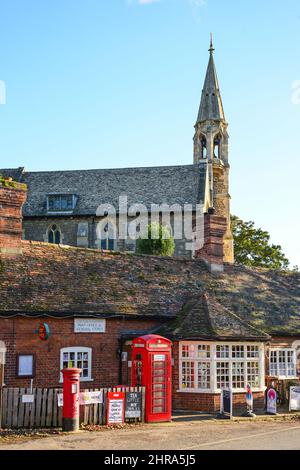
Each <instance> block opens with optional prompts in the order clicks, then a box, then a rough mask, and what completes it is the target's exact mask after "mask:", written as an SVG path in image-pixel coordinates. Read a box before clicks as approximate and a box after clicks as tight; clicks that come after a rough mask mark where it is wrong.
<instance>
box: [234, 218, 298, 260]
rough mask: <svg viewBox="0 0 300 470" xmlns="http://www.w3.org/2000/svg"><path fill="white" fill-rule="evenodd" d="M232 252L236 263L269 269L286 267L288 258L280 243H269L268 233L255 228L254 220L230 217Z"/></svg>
mask: <svg viewBox="0 0 300 470" xmlns="http://www.w3.org/2000/svg"><path fill="white" fill-rule="evenodd" d="M231 223H232V232H233V238H234V253H235V260H236V262H237V263H240V264H243V265H245V266H255V267H262V268H269V269H288V268H289V264H290V263H289V260H288V259H287V258H286V257H285V255H284V253H283V252H282V248H281V246H280V245H272V244H270V234H269V233H268V232H266V231H264V230H262V229H261V228H256V227H255V224H254V222H244V221H243V220H241V219H239V218H238V217H236V216H232V217H231Z"/></svg>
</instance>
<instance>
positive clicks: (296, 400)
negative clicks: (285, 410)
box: [290, 387, 300, 411]
mask: <svg viewBox="0 0 300 470" xmlns="http://www.w3.org/2000/svg"><path fill="white" fill-rule="evenodd" d="M290 411H300V387H290Z"/></svg>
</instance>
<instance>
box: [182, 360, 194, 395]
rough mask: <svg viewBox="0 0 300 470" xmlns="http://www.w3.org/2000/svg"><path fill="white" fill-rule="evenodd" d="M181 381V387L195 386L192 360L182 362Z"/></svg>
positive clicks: (190, 387)
mask: <svg viewBox="0 0 300 470" xmlns="http://www.w3.org/2000/svg"><path fill="white" fill-rule="evenodd" d="M181 371H182V382H181V387H182V388H183V389H185V388H189V389H192V388H195V366H194V362H188V361H184V362H182V369H181Z"/></svg>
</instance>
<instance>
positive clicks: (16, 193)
mask: <svg viewBox="0 0 300 470" xmlns="http://www.w3.org/2000/svg"><path fill="white" fill-rule="evenodd" d="M11 184H12V183H11ZM13 184H14V186H15V187H4V186H0V253H1V254H2V255H15V254H19V253H21V252H22V247H21V239H22V206H23V204H24V202H25V200H26V187H25V185H21V184H18V183H13Z"/></svg>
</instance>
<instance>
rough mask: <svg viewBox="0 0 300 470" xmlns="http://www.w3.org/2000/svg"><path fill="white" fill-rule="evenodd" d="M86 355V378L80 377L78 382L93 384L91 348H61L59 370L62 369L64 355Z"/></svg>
mask: <svg viewBox="0 0 300 470" xmlns="http://www.w3.org/2000/svg"><path fill="white" fill-rule="evenodd" d="M66 352H67V353H75V354H76V353H88V376H87V377H80V382H93V380H94V379H92V348H86V347H83V346H82V347H80V346H76V347H70V348H68V347H67V348H62V349H61V350H60V370H62V369H63V362H64V361H63V357H64V353H66ZM59 381H60V383H62V382H63V375H62V373H60V379H59Z"/></svg>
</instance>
